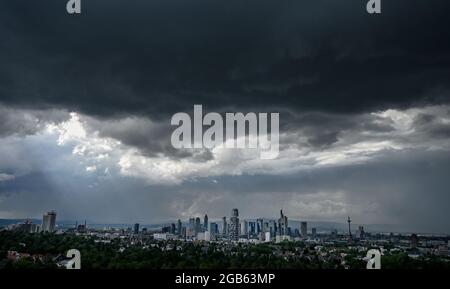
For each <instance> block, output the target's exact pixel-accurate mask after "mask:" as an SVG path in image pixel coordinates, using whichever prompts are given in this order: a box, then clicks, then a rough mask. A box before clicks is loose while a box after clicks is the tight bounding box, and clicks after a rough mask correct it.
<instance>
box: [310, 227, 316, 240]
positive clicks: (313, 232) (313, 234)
mask: <svg viewBox="0 0 450 289" xmlns="http://www.w3.org/2000/svg"><path fill="white" fill-rule="evenodd" d="M311 235H312V237H313V238H315V237H316V235H317V229H316V228H312V229H311Z"/></svg>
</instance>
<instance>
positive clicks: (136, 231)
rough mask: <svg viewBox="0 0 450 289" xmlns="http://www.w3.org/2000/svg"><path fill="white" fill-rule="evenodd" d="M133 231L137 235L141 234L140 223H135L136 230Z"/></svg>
mask: <svg viewBox="0 0 450 289" xmlns="http://www.w3.org/2000/svg"><path fill="white" fill-rule="evenodd" d="M133 233H134V234H135V235H137V234H139V224H138V223H136V224H134V231H133Z"/></svg>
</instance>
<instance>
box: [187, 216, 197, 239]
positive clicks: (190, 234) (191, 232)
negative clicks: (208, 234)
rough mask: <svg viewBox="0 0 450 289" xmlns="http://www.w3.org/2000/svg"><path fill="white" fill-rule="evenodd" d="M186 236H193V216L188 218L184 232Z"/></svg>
mask: <svg viewBox="0 0 450 289" xmlns="http://www.w3.org/2000/svg"><path fill="white" fill-rule="evenodd" d="M186 236H187V237H193V236H195V218H189V225H188V228H187V232H186Z"/></svg>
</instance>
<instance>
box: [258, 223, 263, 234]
mask: <svg viewBox="0 0 450 289" xmlns="http://www.w3.org/2000/svg"><path fill="white" fill-rule="evenodd" d="M261 232H263V219H256V234H259V233H261Z"/></svg>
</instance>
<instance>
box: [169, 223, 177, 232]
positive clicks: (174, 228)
mask: <svg viewBox="0 0 450 289" xmlns="http://www.w3.org/2000/svg"><path fill="white" fill-rule="evenodd" d="M175 232H176V226H175V223H172V224H171V225H170V233H172V234H175Z"/></svg>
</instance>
